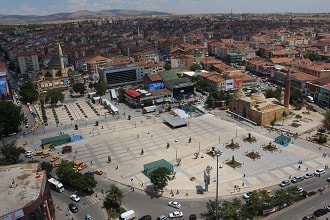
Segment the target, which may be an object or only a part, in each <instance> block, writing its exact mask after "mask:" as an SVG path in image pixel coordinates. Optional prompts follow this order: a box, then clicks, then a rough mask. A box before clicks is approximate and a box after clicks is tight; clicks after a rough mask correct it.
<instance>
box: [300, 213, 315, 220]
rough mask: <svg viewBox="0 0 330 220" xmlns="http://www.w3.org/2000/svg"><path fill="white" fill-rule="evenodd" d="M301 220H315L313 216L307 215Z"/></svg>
mask: <svg viewBox="0 0 330 220" xmlns="http://www.w3.org/2000/svg"><path fill="white" fill-rule="evenodd" d="M302 219H303V220H307V219H315V216H314V215H313V214H309V215H305V216H304V217H303V218H302Z"/></svg>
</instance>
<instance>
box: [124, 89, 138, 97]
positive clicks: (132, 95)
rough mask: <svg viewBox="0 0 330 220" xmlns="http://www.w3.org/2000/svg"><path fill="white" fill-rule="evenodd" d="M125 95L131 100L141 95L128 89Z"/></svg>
mask: <svg viewBox="0 0 330 220" xmlns="http://www.w3.org/2000/svg"><path fill="white" fill-rule="evenodd" d="M125 92H126V94H127V95H129V96H131V97H132V98H138V97H140V96H141V93H139V92H138V91H135V90H131V89H128V90H126V91H125Z"/></svg>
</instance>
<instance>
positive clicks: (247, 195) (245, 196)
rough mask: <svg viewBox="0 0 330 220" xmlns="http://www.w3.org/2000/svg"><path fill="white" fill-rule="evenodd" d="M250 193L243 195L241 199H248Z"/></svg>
mask: <svg viewBox="0 0 330 220" xmlns="http://www.w3.org/2000/svg"><path fill="white" fill-rule="evenodd" d="M251 193H252V192H247V193H244V195H243V199H249V198H250V195H251Z"/></svg>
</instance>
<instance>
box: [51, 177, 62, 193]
mask: <svg viewBox="0 0 330 220" xmlns="http://www.w3.org/2000/svg"><path fill="white" fill-rule="evenodd" d="M48 183H49V186H50V188H51V189H53V190H56V191H57V192H63V191H64V186H63V184H62V183H61V182H60V181H58V180H56V179H55V178H50V179H48Z"/></svg>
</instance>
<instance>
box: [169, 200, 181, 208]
mask: <svg viewBox="0 0 330 220" xmlns="http://www.w3.org/2000/svg"><path fill="white" fill-rule="evenodd" d="M168 205H169V206H171V207H173V208H177V209H179V208H180V207H181V204H180V203H178V202H176V201H169V202H168Z"/></svg>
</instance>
